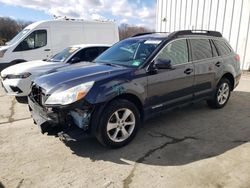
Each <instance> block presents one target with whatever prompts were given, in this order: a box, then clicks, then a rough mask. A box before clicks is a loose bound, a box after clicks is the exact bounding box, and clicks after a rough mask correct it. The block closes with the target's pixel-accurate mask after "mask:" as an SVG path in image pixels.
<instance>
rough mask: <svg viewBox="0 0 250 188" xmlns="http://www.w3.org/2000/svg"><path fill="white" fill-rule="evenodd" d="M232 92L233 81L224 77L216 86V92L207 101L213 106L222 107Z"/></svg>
mask: <svg viewBox="0 0 250 188" xmlns="http://www.w3.org/2000/svg"><path fill="white" fill-rule="evenodd" d="M230 94H231V83H230V81H229V80H228V79H227V78H222V79H221V80H220V82H219V84H218V85H217V87H216V90H215V93H214V95H213V96H212V99H211V100H208V101H207V103H208V105H209V106H210V107H212V108H222V107H224V106H225V105H226V104H227V102H228V100H229V98H230Z"/></svg>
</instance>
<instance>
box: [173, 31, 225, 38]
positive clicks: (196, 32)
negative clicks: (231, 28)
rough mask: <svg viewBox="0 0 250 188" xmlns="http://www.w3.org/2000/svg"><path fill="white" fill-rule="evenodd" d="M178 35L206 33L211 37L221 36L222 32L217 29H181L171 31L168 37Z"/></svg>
mask: <svg viewBox="0 0 250 188" xmlns="http://www.w3.org/2000/svg"><path fill="white" fill-rule="evenodd" d="M180 35H206V36H213V37H222V34H221V33H220V32H219V31H208V30H181V31H175V32H173V33H171V34H170V35H169V36H170V37H177V36H180Z"/></svg>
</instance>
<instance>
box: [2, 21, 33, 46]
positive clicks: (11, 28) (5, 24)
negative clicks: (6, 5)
mask: <svg viewBox="0 0 250 188" xmlns="http://www.w3.org/2000/svg"><path fill="white" fill-rule="evenodd" d="M30 23H31V22H27V21H22V20H14V19H11V18H8V17H0V45H4V43H5V42H7V41H9V40H11V39H12V38H13V37H14V36H15V35H16V34H17V33H18V32H20V31H21V30H22V29H23V28H24V27H26V26H27V25H29V24H30Z"/></svg>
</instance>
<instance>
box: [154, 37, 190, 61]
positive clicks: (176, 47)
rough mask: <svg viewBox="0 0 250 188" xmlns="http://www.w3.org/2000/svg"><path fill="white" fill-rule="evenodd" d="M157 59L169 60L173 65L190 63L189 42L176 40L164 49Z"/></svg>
mask: <svg viewBox="0 0 250 188" xmlns="http://www.w3.org/2000/svg"><path fill="white" fill-rule="evenodd" d="M157 59H168V60H170V61H171V64H172V65H178V64H183V63H187V62H188V48H187V40H186V39H180V40H175V41H173V42H171V43H169V44H167V46H165V47H164V48H163V50H162V51H161V52H160V53H159V54H158V56H157Z"/></svg>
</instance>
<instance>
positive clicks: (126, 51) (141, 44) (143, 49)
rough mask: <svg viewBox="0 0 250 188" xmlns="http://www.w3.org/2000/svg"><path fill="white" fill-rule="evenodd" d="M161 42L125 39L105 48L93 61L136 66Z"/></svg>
mask: <svg viewBox="0 0 250 188" xmlns="http://www.w3.org/2000/svg"><path fill="white" fill-rule="evenodd" d="M161 42H162V40H160V39H149V40H145V39H127V40H124V41H121V42H119V43H117V44H115V45H114V46H112V47H111V48H109V49H108V50H106V51H105V52H104V53H102V54H101V55H100V56H98V57H97V58H96V59H95V60H94V62H96V63H104V64H115V65H122V66H129V67H138V66H140V65H141V64H143V63H144V62H145V61H146V59H147V58H148V57H149V56H150V55H151V53H152V52H153V51H154V50H155V49H156V47H157V46H158V45H159V44H160V43H161Z"/></svg>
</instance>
